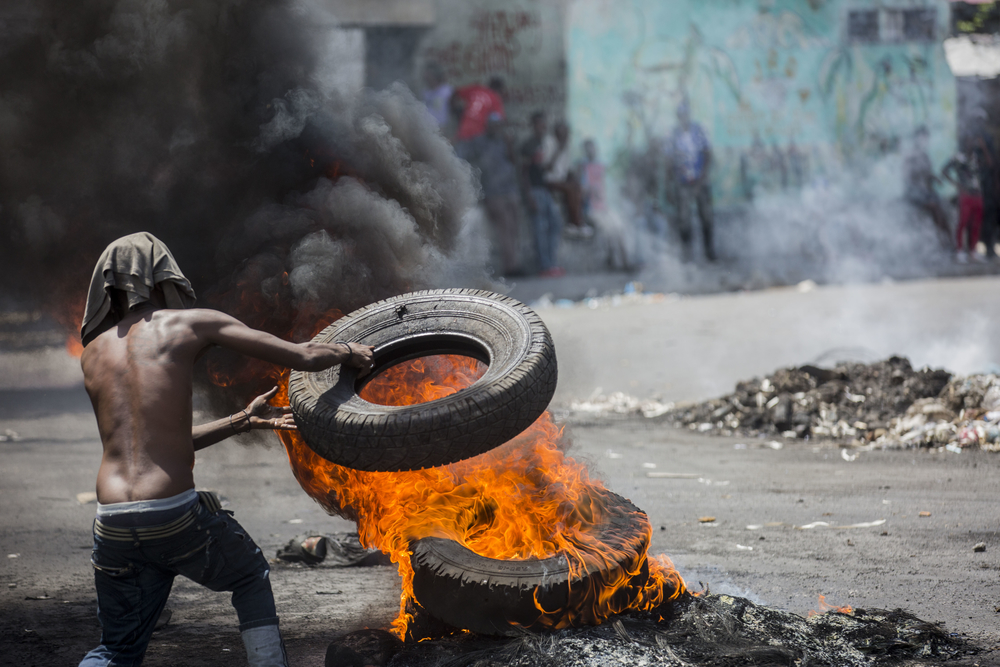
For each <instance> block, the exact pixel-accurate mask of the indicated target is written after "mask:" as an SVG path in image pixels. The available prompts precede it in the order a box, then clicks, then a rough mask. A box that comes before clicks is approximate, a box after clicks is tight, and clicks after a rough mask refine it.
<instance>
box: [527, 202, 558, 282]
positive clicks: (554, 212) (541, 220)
mask: <svg viewBox="0 0 1000 667" xmlns="http://www.w3.org/2000/svg"><path fill="white" fill-rule="evenodd" d="M531 199H532V201H534V203H535V211H534V213H533V214H532V216H531V220H532V222H533V223H534V226H535V249H536V250H537V251H538V264H539V268H540V269H541V270H542V271H548V270H549V269H551V268H553V267H555V266H556V254H557V252H558V251H559V239H560V237H561V236H562V227H563V222H562V214H561V213H560V212H559V206H558V204H556V200H555V198H553V197H552V193H551V192H550V191H549V189H548V188H539V187H532V188H531Z"/></svg>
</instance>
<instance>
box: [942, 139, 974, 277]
mask: <svg viewBox="0 0 1000 667" xmlns="http://www.w3.org/2000/svg"><path fill="white" fill-rule="evenodd" d="M979 175H980V169H979V163H978V156H977V155H976V151H975V150H973V146H972V140H971V139H970V138H969V137H963V139H962V145H961V150H960V151H959V153H958V155H956V156H955V157H953V158H952V159H951V160H949V161H948V163H947V164H946V165H945V166H944V169H942V170H941V176H943V177H944V179H945V180H947V181H948V182H949V183H951V184H952V185H954V186H955V187H956V188H957V189H958V230H957V231H956V232H955V249H956V252H957V254H956V257H955V258H956V259H957V260H958V261H959V262H960V263H962V264H964V263H966V262H967V261H969V259H972V261H978V260H979V255H978V254H977V253H976V245H977V244H978V243H979V232H980V230H981V229H982V225H983V193H982V189H981V188H980V185H979ZM962 232H966V234H967V236H968V240H969V250H968V252H966V250H965V248H964V246H963V242H962Z"/></svg>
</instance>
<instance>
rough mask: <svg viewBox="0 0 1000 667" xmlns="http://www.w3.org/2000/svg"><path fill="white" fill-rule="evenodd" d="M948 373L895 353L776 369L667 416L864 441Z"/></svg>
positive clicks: (728, 430)
mask: <svg viewBox="0 0 1000 667" xmlns="http://www.w3.org/2000/svg"><path fill="white" fill-rule="evenodd" d="M951 378H952V376H951V373H948V372H947V371H944V370H932V369H929V368H924V369H920V370H914V369H913V367H912V366H911V365H910V362H909V360H907V359H905V358H903V357H890V358H889V359H886V360H885V361H879V362H876V363H873V364H861V363H853V362H850V363H841V364H838V365H837V366H835V367H834V368H832V369H830V368H819V367H817V366H800V367H798V368H784V369H781V370H778V371H776V372H775V373H773V374H771V375H769V376H767V377H765V378H763V379H760V378H754V379H753V380H748V381H744V382H740V383H738V384H737V385H736V391H734V392H733V393H732V394H729V395H728V396H723V397H722V398H716V399H713V400H710V401H706V402H704V403H699V404H697V405H693V406H686V407H679V408H677V409H675V410H673V411H672V412H670V413H669V415H668V417H667V418H668V419H669V420H670V421H671V422H673V423H675V424H676V425H679V426H686V427H688V428H690V429H692V430H698V431H701V432H707V433H714V434H721V435H734V434H740V435H747V436H769V435H771V436H773V435H783V436H785V437H796V438H806V437H812V438H816V437H822V438H836V439H844V440H863V441H872V440H875V439H877V438H881V437H884V436H885V435H886V434H888V433H889V429H890V428H891V427H892V426H893V425H894V424H895V422H894V420H898V419H899V418H900V417H901V416H903V415H905V414H906V411H907V410H908V409H909V408H910V406H912V405H913V404H914V403H915V402H916V401H918V400H920V399H928V398H937V397H938V395H939V394H941V393H942V390H944V389H945V388H946V387H947V386H949V384H948V383H949V381H950V380H951ZM959 393H960V392H958V393H956V396H957V395H958V394H959ZM967 397H969V398H970V399H971V400H975V398H974V397H971V396H970V394H969V392H966V394H963V395H962V398H963V400H964V399H965V398H967ZM956 400H957V399H956Z"/></svg>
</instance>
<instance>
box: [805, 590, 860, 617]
mask: <svg viewBox="0 0 1000 667" xmlns="http://www.w3.org/2000/svg"><path fill="white" fill-rule="evenodd" d="M831 611H835V612H838V613H840V614H853V613H854V609H853V608H852V607H849V606H847V607H838V606H836V605H832V604H829V603H828V602H827V601H826V596H825V595H820V596H819V611H816V610H815V609H810V610H809V618H812V617H813V616H819V615H820V614H825V613H827V612H831Z"/></svg>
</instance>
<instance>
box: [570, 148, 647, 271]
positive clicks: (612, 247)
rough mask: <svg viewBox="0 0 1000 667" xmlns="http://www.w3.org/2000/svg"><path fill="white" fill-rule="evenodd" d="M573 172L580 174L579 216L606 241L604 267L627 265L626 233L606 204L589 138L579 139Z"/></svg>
mask: <svg viewBox="0 0 1000 667" xmlns="http://www.w3.org/2000/svg"><path fill="white" fill-rule="evenodd" d="M577 171H578V172H579V174H580V194H581V203H582V206H581V208H582V210H583V216H584V217H585V218H586V219H588V220H589V221H590V223H591V224H592V225H593V226H594V227H595V228H597V229H599V230H600V231H601V232H602V234H603V235H604V237H605V239H606V241H607V250H608V254H607V260H608V266H609V267H610V268H612V269H616V270H625V269H629V268H631V267H632V263H633V262H632V253H631V252H630V251H629V247H630V245H631V240H630V238H629V236H630V235H629V233H628V230H627V229H626V228H625V223H624V221H623V220H622V218H621V216H620V215H618V214H617V212H615V211H612V210H611V208H610V207H609V206H608V201H607V197H606V187H607V186H606V183H605V179H604V175H605V168H604V164H602V163H601V162H599V161H598V159H597V144H595V143H594V140H593V139H587V140H586V141H584V142H583V160H582V161H581V162H580V165H579V167H578V169H577Z"/></svg>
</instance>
